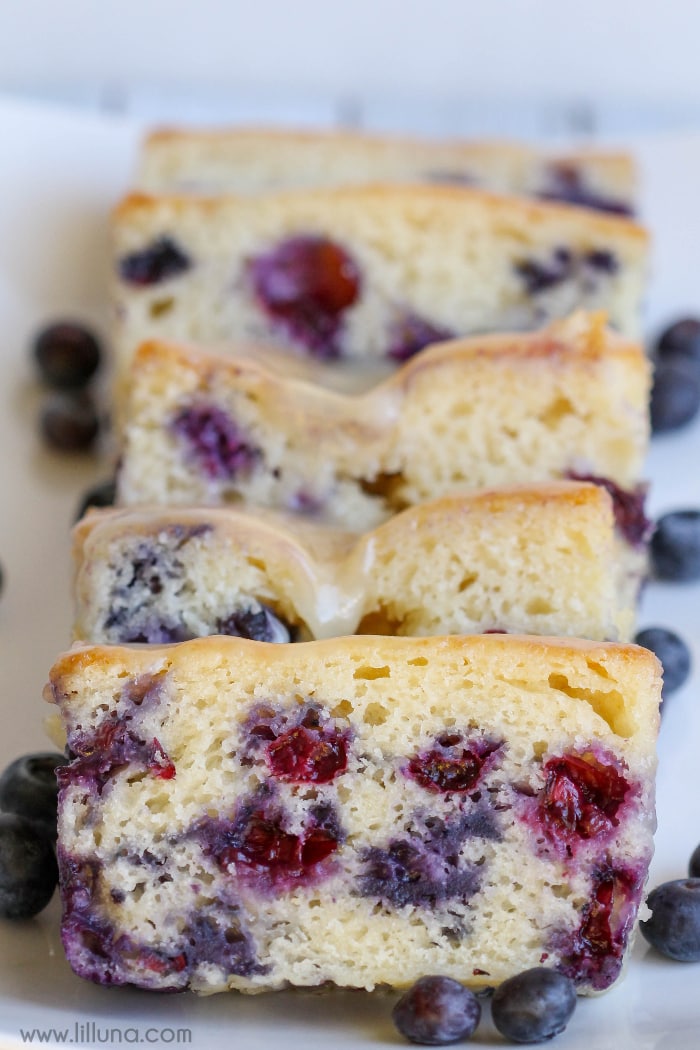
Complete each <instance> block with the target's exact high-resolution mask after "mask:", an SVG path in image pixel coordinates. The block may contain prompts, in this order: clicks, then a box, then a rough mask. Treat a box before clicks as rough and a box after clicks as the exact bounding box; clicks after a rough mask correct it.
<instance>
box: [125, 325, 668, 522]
mask: <svg viewBox="0 0 700 1050" xmlns="http://www.w3.org/2000/svg"><path fill="white" fill-rule="evenodd" d="M649 383H650V369H649V364H648V361H647V359H646V356H645V354H644V351H643V350H642V348H641V347H640V346H639V345H638V344H637V343H634V342H630V341H627V340H625V339H623V338H622V337H621V336H619V335H617V334H614V333H613V332H612V331H610V330H609V329H606V327H605V325H604V322H603V319H602V318H601V317H600V316H599V315H587V314H583V313H580V314H576V315H573V316H572V317H570V318H568V319H567V320H566V321H563V322H557V323H554V324H552V325H551V326H549V327H548V328H545V329H543V330H542V331H540V332H537V333H521V334H510V335H498V336H496V335H493V336H481V337H473V338H471V339H467V340H455V341H454V342H449V343H443V344H441V345H436V346H434V347H431V348H428V349H427V350H424V351H423V352H422V354H420V355H418V356H417V357H415V358H413V359H412V360H411V361H409V362H407V363H406V364H405V365H404V366H403V367H402V368H400V369H399V370H398V371H396V372H394V373H393V375H391V376H390V377H389V378H388V379H386V380H384V381H383V382H382V383H380V384H378V385H376V386H373V387H372V388H371V389H370V390H369V391H366V392H365V393H361V394H353V395H348V394H340V393H337V392H335V391H329V390H326V389H323V388H321V387H319V386H317V385H315V384H312V383H308V382H305V381H303V380H300V379H298V378H288V377H286V376H284V375H281V374H279V373H272V372H270V371H268V370H267V369H266V368H265V367H263V366H262V365H260V364H257V363H256V362H254V361H252V360H250V359H238V360H232V359H230V358H228V357H226V356H222V355H218V354H212V353H208V352H205V351H202V350H196V349H194V348H188V347H185V346H178V345H176V344H166V343H147V344H144V345H143V346H142V347H141V348H140V349H139V351H138V353H137V355H136V357H135V359H134V362H133V365H132V368H131V371H130V385H129V394H128V397H127V399H126V402H125V412H124V427H123V447H122V455H121V466H120V471H119V477H118V501H119V502H120V504H122V505H136V504H143V503H157V504H161V505H171V504H181V505H184V504H190V505H195V504H199V505H212V506H214V505H226V504H235V503H244V504H246V505H247V506H256V507H270V508H275V509H278V510H282V511H285V512H294V513H302V514H306V515H308V516H314V517H315V518H317V519H318V520H324V521H327V522H331V523H334V524H337V525H340V526H341V527H345V528H348V529H351V530H354V531H365V530H367V529H369V528H372V527H373V526H375V525H377V524H378V523H379V522H381V521H383V520H385V519H386V518H388V517H390V516H391V515H392V514H395V513H397V512H398V511H400V510H403V509H405V508H406V507H409V506H413V505H414V504H417V503H421V502H425V501H427V500H432V499H435V498H438V497H440V496H443V495H446V494H449V493H453V492H460V491H461V492H464V491H474V490H476V489H482V488H497V487H500V486H504V485H512V484H520V483H526V482H527V483H532V482H544V481H550V480H557V479H561V478H563V477H567V476H569V475H570V474H572V473H582V474H585V475H591V476H594V477H598V478H606V479H608V480H609V481H610V482H613V483H614V484H615V485H617V486H621V487H622V488H623V489H631V490H634V489H635V488H636V486H638V485H639V483H640V477H641V471H642V469H643V462H644V457H645V455H646V449H647V444H648V434H649V420H648V394H649Z"/></svg>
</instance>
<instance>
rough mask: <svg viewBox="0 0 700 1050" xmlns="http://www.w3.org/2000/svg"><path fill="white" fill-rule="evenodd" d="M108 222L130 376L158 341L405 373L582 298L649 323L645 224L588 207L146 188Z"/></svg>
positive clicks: (470, 193)
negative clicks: (245, 344)
mask: <svg viewBox="0 0 700 1050" xmlns="http://www.w3.org/2000/svg"><path fill="white" fill-rule="evenodd" d="M112 225H113V258H114V268H115V272H114V282H113V300H114V316H115V319H116V320H115V330H114V337H115V353H116V366H117V372H118V374H120V373H121V371H123V369H124V368H125V367H126V366H127V365H128V362H129V360H130V359H131V356H132V355H133V353H134V351H135V349H136V347H137V346H138V344H139V343H141V342H143V341H144V340H148V339H176V340H191V341H192V342H196V343H200V344H202V345H205V346H206V345H209V346H211V345H213V344H222V345H225V344H227V343H233V342H235V341H237V340H243V341H249V342H256V341H258V342H261V343H270V344H273V345H277V346H279V347H283V348H286V349H287V350H290V351H294V352H296V353H297V354H299V355H301V356H311V357H313V358H314V359H320V360H323V361H325V362H326V363H328V362H329V361H331V362H334V363H336V362H337V363H342V362H348V361H351V362H354V363H355V364H358V365H359V364H363V363H369V364H376V363H377V362H383V363H389V364H393V365H394V367H395V366H396V365H397V364H399V363H401V362H402V361H404V360H406V359H407V358H408V357H410V356H412V355H413V354H415V353H416V352H418V351H419V350H420V349H422V348H423V347H424V346H425V345H427V344H428V343H429V342H436V341H438V340H439V339H444V338H448V337H450V336H453V337H462V336H466V335H470V334H473V333H477V332H485V331H509V330H517V329H535V328H538V327H540V326H542V325H543V324H545V323H547V322H548V321H551V320H553V319H556V318H561V317H564V316H566V315H567V314H569V313H570V312H571V311H572V310H574V309H578V308H584V309H588V310H605V311H607V313H608V314H609V316H610V321H611V323H612V324H613V325H614V326H615V327H616V328H617V329H619V330H620V331H621V332H622V333H624V334H625V335H628V336H632V337H634V336H636V335H637V334H638V333H639V330H640V316H641V315H640V311H641V303H642V299H643V296H644V293H645V288H646V281H647V256H648V237H647V234H646V232H645V230H644V229H643V228H642V227H641V226H638V225H636V224H634V223H633V222H631V221H630V220H629V219H621V218H618V217H614V216H608V215H601V214H598V213H595V212H592V211H589V210H587V209H583V208H572V207H568V206H564V205H561V204H553V203H549V202H537V201H532V200H527V199H525V198H518V197H499V196H494V195H491V194H488V193H484V192H483V191H480V190H473V189H466V188H463V187H454V186H449V187H446V186H396V185H394V186H391V185H381V186H379V185H375V186H369V187H359V188H357V187H354V188H353V187H351V188H341V189H335V190H331V189H327V190H313V191H311V190H309V191H303V190H297V191H294V192H286V193H277V194H268V195H264V196H262V197H260V198H252V197H241V196H237V197H236V196H219V197H208V198H199V197H196V196H194V197H187V196H153V197H149V196H147V195H142V194H141V195H139V194H135V195H132V196H131V197H128V198H127V199H125V200H124V201H123V202H122V204H121V205H120V206H119V207H118V208H117V209H116V210H115V213H114V217H113V224H112Z"/></svg>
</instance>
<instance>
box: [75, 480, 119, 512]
mask: <svg viewBox="0 0 700 1050" xmlns="http://www.w3.org/2000/svg"><path fill="white" fill-rule="evenodd" d="M116 497H117V483H116V481H115V479H114V478H109V479H108V480H107V481H100V482H99V484H97V485H93V486H92V488H90V489H88V490H87V492H85V493H83V496H82V499H81V500H80V503H79V505H78V511H77V513H76V515H75V520H76V521H80V519H81V518H82V517H83V515H84V514H86V513H87V512H88V510H89V509H90V507H112V506H113V505H114V502H115V500H116Z"/></svg>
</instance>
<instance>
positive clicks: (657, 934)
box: [639, 878, 700, 962]
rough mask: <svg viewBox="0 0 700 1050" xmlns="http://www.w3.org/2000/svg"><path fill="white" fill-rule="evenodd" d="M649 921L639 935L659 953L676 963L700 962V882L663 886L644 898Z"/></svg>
mask: <svg viewBox="0 0 700 1050" xmlns="http://www.w3.org/2000/svg"><path fill="white" fill-rule="evenodd" d="M647 904H648V905H649V907H650V908H651V913H652V914H651V918H650V919H645V920H644V921H643V922H640V924H639V928H640V930H641V931H642V934H643V935H644V937H645V938H646V940H647V941H648V942H649V944H651V945H652V947H654V948H656V950H657V951H658V952H661V954H662V955H666V956H667V957H668V958H669V959H676V960H677V961H678V962H700V879H696V878H692V879H677V880H675V881H673V882H664V883H662V884H661V885H660V886H657V887H656V889H655V890H652V891H651V893H650V894H649V896H648V898H647Z"/></svg>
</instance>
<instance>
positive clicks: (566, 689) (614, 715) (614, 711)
mask: <svg viewBox="0 0 700 1050" xmlns="http://www.w3.org/2000/svg"><path fill="white" fill-rule="evenodd" d="M548 681H549V685H550V688H552V689H556V690H557V691H558V692H560V693H564V695H565V696H570V697H571V698H572V699H574V700H584V701H585V702H586V703H587V704H589V705H590V706H591V707H592V708H593V710H594V711H595V713H596V714H597V715H599V717H600V718H602V719H603V720H604V721H605V722H607V724H608V725H609V726H610V728H611V729H612V731H613V733H616V734H617V735H618V736H623V737H628V736H631V735H632V733H633V732H634V723H633V721H632V719H631V718H630V716H629V713H628V711H627V708H626V704H625V698H624V696H623V695H622V693H620V692H619V691H618V690H617V689H610V690H609V691H607V692H603V691H602V690H597V689H586V688H585V687H582V686H574V685H571V683H570V682H569V680H568V678H567V677H566V675H564V674H555V673H552V674H550V676H549V679H548Z"/></svg>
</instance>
